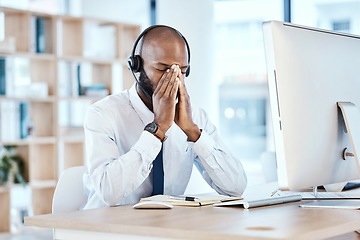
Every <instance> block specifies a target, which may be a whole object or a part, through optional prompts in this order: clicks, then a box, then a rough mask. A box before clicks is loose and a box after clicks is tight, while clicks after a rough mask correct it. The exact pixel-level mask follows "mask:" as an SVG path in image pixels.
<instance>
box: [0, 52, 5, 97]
mask: <svg viewBox="0 0 360 240" xmlns="http://www.w3.org/2000/svg"><path fill="white" fill-rule="evenodd" d="M0 95H6V60H5V58H0Z"/></svg>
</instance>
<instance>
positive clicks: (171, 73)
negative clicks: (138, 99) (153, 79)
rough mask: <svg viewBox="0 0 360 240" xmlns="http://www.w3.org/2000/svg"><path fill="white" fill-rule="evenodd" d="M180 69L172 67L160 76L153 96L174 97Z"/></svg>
mask: <svg viewBox="0 0 360 240" xmlns="http://www.w3.org/2000/svg"><path fill="white" fill-rule="evenodd" d="M179 72H180V68H179V66H177V65H172V66H171V68H170V69H167V70H166V72H165V73H164V74H163V75H162V76H161V78H160V80H159V82H158V84H157V86H156V89H155V91H154V95H157V96H158V97H163V96H166V97H168V96H175V95H176V93H177V90H178V82H179Z"/></svg>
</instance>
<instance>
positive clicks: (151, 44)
mask: <svg viewBox="0 0 360 240" xmlns="http://www.w3.org/2000/svg"><path fill="white" fill-rule="evenodd" d="M170 52H173V53H174V54H177V56H179V57H180V55H183V53H184V52H185V54H186V56H187V57H189V56H188V55H189V53H188V49H187V46H186V42H185V39H184V38H183V37H182V36H181V34H180V33H179V32H178V31H176V30H175V29H173V28H170V27H166V26H160V27H156V28H153V29H151V30H150V31H149V32H147V33H146V34H145V35H144V37H143V39H142V41H141V43H140V55H141V56H142V57H143V58H144V60H145V61H146V59H147V58H148V57H149V56H150V57H151V56H153V55H154V54H156V55H158V54H159V53H160V55H166V54H168V53H170ZM189 60H190V59H186V61H187V62H188V61H189Z"/></svg>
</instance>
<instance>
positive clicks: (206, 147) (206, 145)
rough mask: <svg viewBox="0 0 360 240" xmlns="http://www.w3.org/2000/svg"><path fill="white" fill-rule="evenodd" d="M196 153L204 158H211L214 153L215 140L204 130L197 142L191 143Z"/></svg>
mask: <svg viewBox="0 0 360 240" xmlns="http://www.w3.org/2000/svg"><path fill="white" fill-rule="evenodd" d="M189 144H190V146H191V147H192V148H193V149H194V151H195V153H196V154H197V155H199V156H202V157H204V158H206V157H208V156H210V155H211V154H212V152H213V151H214V144H215V143H214V140H213V139H212V138H211V137H210V135H209V134H208V133H207V132H205V131H204V130H203V131H202V132H201V135H200V137H199V139H198V140H197V141H196V142H189Z"/></svg>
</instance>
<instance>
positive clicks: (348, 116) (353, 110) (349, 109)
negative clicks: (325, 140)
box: [337, 102, 360, 172]
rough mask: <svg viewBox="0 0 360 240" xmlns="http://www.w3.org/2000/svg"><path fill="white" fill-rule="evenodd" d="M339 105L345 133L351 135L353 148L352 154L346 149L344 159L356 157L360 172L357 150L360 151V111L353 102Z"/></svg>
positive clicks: (339, 103)
mask: <svg viewBox="0 0 360 240" xmlns="http://www.w3.org/2000/svg"><path fill="white" fill-rule="evenodd" d="M337 105H338V107H339V108H340V110H341V113H342V118H343V120H344V123H345V131H346V132H347V133H348V135H349V138H350V144H351V148H352V152H348V151H347V149H346V148H345V149H344V152H343V159H344V160H347V158H348V157H354V158H355V161H356V164H357V168H358V171H359V172H360V160H359V157H358V154H357V152H356V150H358V151H360V124H359V123H360V111H359V109H358V108H357V107H356V105H355V104H353V103H351V102H337Z"/></svg>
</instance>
